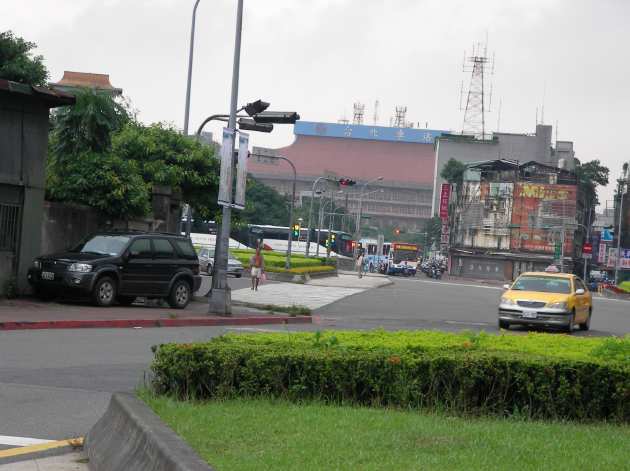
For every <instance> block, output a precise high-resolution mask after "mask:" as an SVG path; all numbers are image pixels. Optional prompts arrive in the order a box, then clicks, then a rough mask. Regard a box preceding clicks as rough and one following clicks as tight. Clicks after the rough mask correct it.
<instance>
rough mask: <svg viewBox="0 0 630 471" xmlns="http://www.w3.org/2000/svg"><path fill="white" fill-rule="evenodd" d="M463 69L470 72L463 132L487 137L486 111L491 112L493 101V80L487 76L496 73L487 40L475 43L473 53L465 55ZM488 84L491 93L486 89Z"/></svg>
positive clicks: (477, 136)
mask: <svg viewBox="0 0 630 471" xmlns="http://www.w3.org/2000/svg"><path fill="white" fill-rule="evenodd" d="M486 41H487V40H486ZM462 70H463V72H469V73H470V84H469V86H468V91H467V93H466V105H465V108H463V111H464V123H463V126H462V134H469V135H473V136H475V137H476V138H477V139H486V137H488V134H486V112H490V104H491V103H492V82H491V81H490V80H488V78H487V77H488V76H492V75H493V74H494V57H493V58H492V59H488V43H487V42H486V43H485V44H482V43H477V44H474V45H473V49H472V55H470V56H469V57H466V55H464V64H463V66H462ZM486 82H487V83H486ZM488 86H489V89H490V93H488V92H487V90H486V87H488ZM462 95H463V93H462V94H461V95H460V101H461V96H462Z"/></svg>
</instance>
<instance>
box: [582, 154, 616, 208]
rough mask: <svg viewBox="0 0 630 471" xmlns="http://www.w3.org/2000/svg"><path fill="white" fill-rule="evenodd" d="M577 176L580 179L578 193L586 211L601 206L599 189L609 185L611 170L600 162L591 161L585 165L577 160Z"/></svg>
mask: <svg viewBox="0 0 630 471" xmlns="http://www.w3.org/2000/svg"><path fill="white" fill-rule="evenodd" d="M575 174H576V175H577V179H578V192H579V194H580V195H581V198H582V199H583V202H584V208H585V210H586V211H588V209H589V208H595V206H597V205H598V204H599V198H598V197H597V187H598V186H606V185H608V177H609V174H610V170H609V169H608V168H607V167H604V166H603V165H602V164H601V162H600V161H599V160H591V161H589V162H586V163H583V164H582V163H580V161H579V160H576V166H575Z"/></svg>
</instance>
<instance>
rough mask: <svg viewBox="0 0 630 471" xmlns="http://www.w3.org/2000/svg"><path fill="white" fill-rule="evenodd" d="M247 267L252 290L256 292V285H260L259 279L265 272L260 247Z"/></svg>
mask: <svg viewBox="0 0 630 471" xmlns="http://www.w3.org/2000/svg"><path fill="white" fill-rule="evenodd" d="M249 266H250V267H251V270H252V271H251V277H252V290H253V291H258V284H259V283H260V278H261V276H262V274H263V272H264V270H265V259H264V257H263V256H262V254H261V253H260V247H258V248H257V249H256V253H255V254H254V255H252V256H251V258H250V259H249Z"/></svg>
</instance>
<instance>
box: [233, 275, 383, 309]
mask: <svg viewBox="0 0 630 471" xmlns="http://www.w3.org/2000/svg"><path fill="white" fill-rule="evenodd" d="M389 284H392V281H390V280H389V279H388V278H386V277H383V276H380V277H363V278H359V277H358V276H357V275H356V274H353V275H345V274H341V275H339V276H331V277H326V278H314V279H311V280H310V281H309V282H308V283H306V284H296V283H272V284H264V285H261V286H260V287H259V288H258V291H252V290H251V289H249V288H245V289H239V290H236V291H232V300H233V301H236V302H240V303H248V304H260V305H265V304H272V305H276V306H293V305H295V306H305V307H308V308H310V309H317V308H320V307H322V306H325V305H327V304H331V303H334V302H335V301H339V300H340V299H343V298H346V297H348V296H352V295H354V294H357V293H361V292H363V291H366V290H368V289H372V288H379V287H381V286H386V285H389Z"/></svg>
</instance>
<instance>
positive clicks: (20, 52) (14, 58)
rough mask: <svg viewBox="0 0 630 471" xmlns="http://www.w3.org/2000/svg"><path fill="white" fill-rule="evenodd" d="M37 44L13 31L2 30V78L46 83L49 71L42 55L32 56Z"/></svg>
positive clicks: (0, 67) (0, 62)
mask: <svg viewBox="0 0 630 471" xmlns="http://www.w3.org/2000/svg"><path fill="white" fill-rule="evenodd" d="M36 47H37V45H36V44H35V43H32V42H28V41H25V40H24V39H22V38H21V37H19V36H15V35H14V34H13V32H12V31H3V32H0V78H2V79H5V80H11V81H14V82H21V83H27V84H30V85H39V86H44V85H46V80H48V71H47V70H46V66H45V65H44V58H43V56H41V55H38V56H33V57H31V50H33V49H35V48H36Z"/></svg>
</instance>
